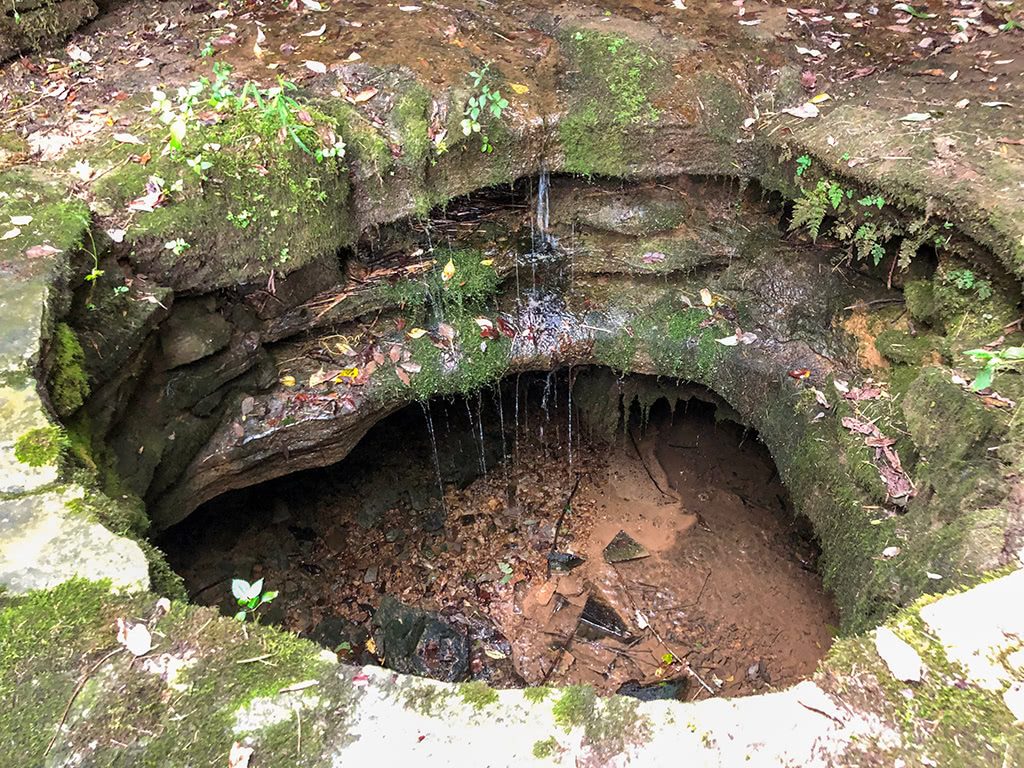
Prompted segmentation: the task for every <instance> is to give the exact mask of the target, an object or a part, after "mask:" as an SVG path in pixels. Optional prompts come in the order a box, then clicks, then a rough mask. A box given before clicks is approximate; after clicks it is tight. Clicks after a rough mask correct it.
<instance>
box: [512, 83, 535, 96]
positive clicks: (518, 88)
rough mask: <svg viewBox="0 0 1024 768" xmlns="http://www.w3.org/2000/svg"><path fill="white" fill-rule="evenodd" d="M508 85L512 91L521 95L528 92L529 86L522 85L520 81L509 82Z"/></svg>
mask: <svg viewBox="0 0 1024 768" xmlns="http://www.w3.org/2000/svg"><path fill="white" fill-rule="evenodd" d="M508 87H509V88H511V89H512V92H513V93H517V94H519V95H520V96H522V95H523V94H524V93H529V92H530V86H528V85H523V84H522V83H509V84H508Z"/></svg>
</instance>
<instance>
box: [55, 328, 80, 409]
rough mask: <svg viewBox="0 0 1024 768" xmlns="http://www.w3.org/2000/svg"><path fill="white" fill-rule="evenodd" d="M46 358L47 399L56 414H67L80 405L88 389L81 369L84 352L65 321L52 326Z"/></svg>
mask: <svg viewBox="0 0 1024 768" xmlns="http://www.w3.org/2000/svg"><path fill="white" fill-rule="evenodd" d="M50 360H51V362H50V375H49V390H50V399H51V401H52V402H53V407H54V409H55V410H56V411H57V413H58V414H59V415H61V416H68V415H70V414H72V413H74V412H75V411H77V410H78V409H79V408H81V407H82V403H84V402H85V398H87V397H88V396H89V392H90V388H89V377H88V375H87V374H86V372H85V353H84V352H83V351H82V345H81V343H80V342H79V341H78V337H77V336H76V335H75V332H74V331H73V330H71V326H69V325H68V324H67V323H59V324H58V325H57V327H56V328H55V329H54V333H53V338H52V339H51V341H50Z"/></svg>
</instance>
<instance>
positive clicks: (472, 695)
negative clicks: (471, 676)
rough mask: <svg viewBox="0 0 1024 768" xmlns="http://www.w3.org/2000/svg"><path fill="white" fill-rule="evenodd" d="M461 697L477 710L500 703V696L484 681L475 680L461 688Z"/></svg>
mask: <svg viewBox="0 0 1024 768" xmlns="http://www.w3.org/2000/svg"><path fill="white" fill-rule="evenodd" d="M459 696H461V697H462V700H463V701H464V702H466V703H467V704H469V705H470V706H471V707H473V708H474V709H476V710H481V709H484V708H485V707H489V706H490V705H491V704H497V703H498V694H497V692H496V691H495V690H494V689H493V688H491V686H489V685H488V684H487V683H485V682H484V681H483V680H473V681H471V682H468V683H463V684H462V685H460V686H459Z"/></svg>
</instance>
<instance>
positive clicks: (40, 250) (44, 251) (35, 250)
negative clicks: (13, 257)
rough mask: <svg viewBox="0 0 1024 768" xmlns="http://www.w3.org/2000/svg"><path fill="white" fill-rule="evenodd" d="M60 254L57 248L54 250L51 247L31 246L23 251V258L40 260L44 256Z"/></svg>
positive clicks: (45, 245)
mask: <svg viewBox="0 0 1024 768" xmlns="http://www.w3.org/2000/svg"><path fill="white" fill-rule="evenodd" d="M57 253H60V249H59V248H54V247H53V246H52V245H47V244H45V243H44V244H43V245H33V246H32V247H31V248H26V249H25V256H26V257H28V258H30V259H40V258H43V257H44V256H53V255H54V254H57Z"/></svg>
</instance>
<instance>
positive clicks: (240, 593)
mask: <svg viewBox="0 0 1024 768" xmlns="http://www.w3.org/2000/svg"><path fill="white" fill-rule="evenodd" d="M231 594H232V595H234V596H235V599H236V600H238V605H239V607H240V608H241V610H240V611H238V613H236V614H235V619H236V620H237V621H245V620H246V619H247V618H249V617H250V616H251V617H252V618H256V611H257V610H258V609H259V608H260V606H262V605H266V604H267V603H269V602H270V601H272V600H273V599H274V598H275V597H277V591H276V590H271V591H268V592H264V591H263V579H259V580H258V581H254V582H253V583H252V584H250V583H249V582H248V581H246V580H245V579H232V580H231Z"/></svg>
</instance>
